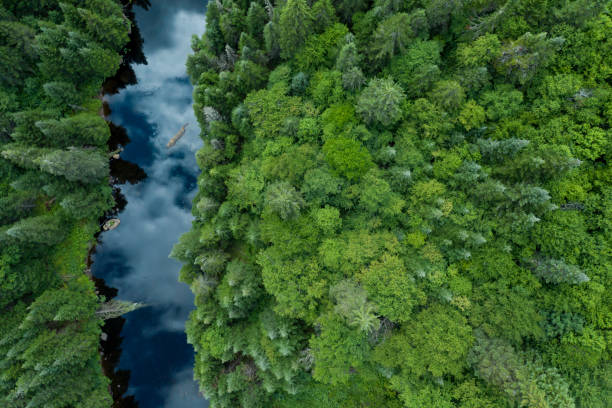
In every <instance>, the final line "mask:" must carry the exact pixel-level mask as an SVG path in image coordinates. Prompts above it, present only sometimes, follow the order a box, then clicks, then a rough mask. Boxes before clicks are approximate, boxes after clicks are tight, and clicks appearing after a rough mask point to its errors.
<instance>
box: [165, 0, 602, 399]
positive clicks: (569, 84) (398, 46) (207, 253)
mask: <svg viewBox="0 0 612 408" xmlns="http://www.w3.org/2000/svg"><path fill="white" fill-rule="evenodd" d="M610 6H611V3H610V2H609V1H607V0H572V1H569V0H547V1H531V0H504V1H494V0H463V1H461V0H459V1H447V0H409V1H394V0H373V1H371V0H312V1H309V0H276V1H272V0H256V1H244V0H216V1H210V2H209V3H208V5H207V12H206V33H205V34H204V36H203V37H201V38H199V37H196V36H194V38H193V42H192V48H193V55H191V56H190V57H189V59H188V61H187V70H188V74H189V75H190V78H191V81H192V83H193V84H194V86H195V89H194V111H195V114H196V117H197V118H198V120H199V122H200V125H201V129H202V133H201V136H202V138H203V140H204V142H205V144H204V147H203V148H202V149H201V150H200V151H198V152H197V154H196V158H197V160H198V165H199V166H200V167H201V169H202V173H201V175H200V176H199V178H198V186H199V192H198V194H197V196H196V197H195V199H194V201H193V210H192V211H193V214H194V216H195V220H194V222H193V228H192V230H191V231H189V232H187V233H186V234H185V235H183V236H182V237H181V239H180V241H179V242H178V243H177V244H176V245H175V247H174V249H173V251H172V254H171V256H173V257H174V258H176V259H178V260H180V261H182V262H183V263H184V266H183V268H182V270H181V273H180V280H181V281H183V282H185V283H186V284H188V285H190V286H191V288H192V291H193V292H194V294H195V304H196V307H197V309H196V310H195V311H193V312H192V314H191V316H190V319H189V321H188V323H187V328H186V332H187V336H188V340H189V342H190V343H191V344H193V346H194V348H195V351H196V361H195V367H194V376H195V378H196V379H197V380H198V381H199V383H200V387H201V390H202V392H203V393H204V395H205V396H206V397H207V398H208V399H209V400H210V404H211V408H234V407H241V408H255V407H267V408H290V407H291V408H295V407H342V408H349V407H355V408H357V407H365V406H369V407H386V408H401V407H409V408H412V407H414V408H417V407H418V408H421V407H436V408H453V407H457V408H476V407H478V408H501V407H508V408H511V407H541V408H576V407H577V408H606V407H609V406H610V403H611V402H612V383H611V379H612V363H611V361H612V359H611V356H612V354H611V353H612V336H610V329H611V328H612V323H611V322H612V310H611V308H612V301H611V298H610V295H609V290H610V288H609V284H610V279H611V274H612V250H611V249H612V248H611V242H612V239H611V238H612V237H611V233H612V224H611V222H612V221H611V220H612V183H611V182H612V170H611V169H610V166H609V162H610V160H611V158H612V137H611V136H612V133H611V130H610V128H611V125H612V88H611V86H610V81H611V79H612V48H611V47H612V43H611V42H610V39H611V38H612V18H611V15H610V11H611V7H610Z"/></svg>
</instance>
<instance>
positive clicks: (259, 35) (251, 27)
mask: <svg viewBox="0 0 612 408" xmlns="http://www.w3.org/2000/svg"><path fill="white" fill-rule="evenodd" d="M268 20H269V16H268V13H267V12H266V10H265V9H264V8H263V6H261V5H260V4H259V3H257V2H251V3H250V4H249V10H248V12H247V17H246V26H247V32H248V33H249V35H251V36H252V37H253V38H254V39H256V40H257V41H258V42H259V43H260V44H261V43H262V42H263V28H264V26H265V25H266V23H267V22H268Z"/></svg>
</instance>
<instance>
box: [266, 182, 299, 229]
mask: <svg viewBox="0 0 612 408" xmlns="http://www.w3.org/2000/svg"><path fill="white" fill-rule="evenodd" d="M265 202H266V206H267V207H268V208H269V209H270V210H271V211H272V212H274V213H275V214H277V215H278V216H279V217H281V219H283V220H289V219H291V218H295V217H296V216H298V215H299V214H300V209H301V208H302V207H303V206H304V200H303V199H302V197H301V195H300V194H299V193H298V192H297V191H296V190H295V188H294V187H293V186H292V185H290V184H289V183H286V182H280V183H274V184H272V185H270V186H269V187H268V188H267V189H266V199H265Z"/></svg>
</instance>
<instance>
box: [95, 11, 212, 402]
mask: <svg viewBox="0 0 612 408" xmlns="http://www.w3.org/2000/svg"><path fill="white" fill-rule="evenodd" d="M152 3H153V4H152V7H151V9H150V11H148V12H147V11H143V10H137V11H136V16H137V22H138V25H139V27H140V29H141V32H142V35H143V37H144V53H145V55H146V57H147V60H148V65H136V66H134V67H133V68H134V71H135V73H136V76H137V78H138V84H137V85H134V86H130V87H128V88H126V89H124V90H123V91H121V92H120V93H119V94H117V95H112V96H109V97H107V101H108V103H109V105H110V107H111V110H112V114H111V117H110V118H111V120H112V121H113V122H114V123H116V124H117V125H121V126H123V127H125V128H126V129H127V132H128V135H129V137H130V139H131V140H132V142H131V143H130V144H128V145H127V146H126V149H125V151H124V152H123V153H122V158H123V159H124V160H128V161H132V162H135V163H137V164H138V165H140V166H141V167H142V168H143V169H144V170H145V171H146V173H147V175H148V177H147V178H146V179H145V180H144V181H143V182H141V183H139V184H136V185H129V184H126V185H122V186H121V190H122V193H123V194H124V196H125V197H126V199H127V202H128V204H127V206H126V208H125V210H124V211H123V212H122V213H120V214H119V218H120V219H121V225H120V226H119V228H117V229H116V230H113V231H108V232H105V233H104V234H102V236H101V245H100V246H99V247H98V249H97V254H96V255H95V258H94V264H93V268H92V269H93V272H94V274H95V275H96V276H98V277H101V278H104V279H105V280H106V283H107V285H109V286H112V287H115V288H117V289H118V290H119V293H118V298H120V299H126V300H131V301H137V302H144V303H147V304H148V305H150V306H149V307H148V308H145V309H141V310H138V311H136V312H133V313H130V314H128V315H127V316H126V320H127V321H126V324H125V326H124V329H123V332H122V335H123V336H124V341H123V354H122V357H121V362H120V365H119V366H120V368H122V369H128V370H131V371H132V376H131V380H130V390H129V393H133V394H134V395H136V399H137V400H138V402H139V406H140V408H148V407H151V408H153V407H155V408H159V407H172V408H182V407H205V406H207V403H206V402H205V401H204V400H203V399H201V397H199V396H198V392H197V385H196V384H195V383H194V381H193V380H192V364H193V350H192V348H191V346H189V345H188V344H186V339H185V335H184V332H183V330H184V326H185V321H186V319H187V316H188V314H189V312H190V311H191V310H192V309H193V295H192V294H191V292H190V290H189V288H188V287H187V286H186V285H184V284H181V283H179V282H178V281H177V276H178V271H179V269H180V263H178V262H177V261H174V260H172V259H168V253H169V252H170V250H171V248H172V246H173V244H174V243H175V242H176V241H177V240H178V237H179V236H180V235H181V234H182V233H184V232H186V231H187V230H189V229H190V227H191V220H192V216H191V213H190V202H191V199H192V198H193V196H194V195H195V186H196V176H197V173H198V169H197V165H196V162H195V157H194V154H195V151H196V150H197V149H198V148H199V147H200V146H201V144H202V142H201V140H200V138H199V137H198V133H199V128H198V126H197V122H196V120H195V117H194V115H193V111H192V107H191V103H192V99H191V94H192V87H191V85H190V84H189V81H188V80H187V78H186V73H185V60H186V58H187V55H188V54H189V53H190V52H191V49H190V44H191V40H190V39H191V36H192V34H198V35H201V34H202V33H203V31H204V28H205V26H204V24H205V23H204V21H205V18H204V14H203V11H204V4H203V3H204V2H202V1H201V0H198V1H197V2H196V1H193V0H184V1H183V0H181V1H175V2H163V1H161V0H159V1H153V2H152ZM196 3H197V5H198V6H199V8H195V5H196ZM162 34H163V35H162ZM185 123H189V126H188V128H187V132H186V133H185V135H184V136H183V138H182V139H181V140H180V141H179V142H178V143H177V145H176V146H175V147H174V148H173V149H172V150H167V149H166V147H165V145H166V143H167V141H168V140H169V139H170V138H171V137H172V136H173V135H174V134H175V133H176V132H177V131H178V129H179V128H180V127H181V126H182V125H183V124H185ZM164 401H165V402H164Z"/></svg>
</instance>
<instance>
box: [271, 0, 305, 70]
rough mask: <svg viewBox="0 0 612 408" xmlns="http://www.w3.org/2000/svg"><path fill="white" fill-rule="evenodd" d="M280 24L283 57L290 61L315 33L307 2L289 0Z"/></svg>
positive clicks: (280, 42) (282, 13) (303, 0)
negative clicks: (313, 32)
mask: <svg viewBox="0 0 612 408" xmlns="http://www.w3.org/2000/svg"><path fill="white" fill-rule="evenodd" d="M279 24H280V27H279V34H280V36H279V44H280V48H281V56H282V57H283V58H286V59H288V58H290V57H292V56H293V55H294V54H295V52H296V50H297V49H298V48H300V47H301V46H302V45H303V44H304V42H305V41H306V38H307V37H308V36H309V35H310V34H311V33H312V31H313V16H312V12H311V10H310V7H308V3H307V2H306V0H287V3H286V4H285V5H284V6H283V9H282V11H281V15H280V20H279Z"/></svg>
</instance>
